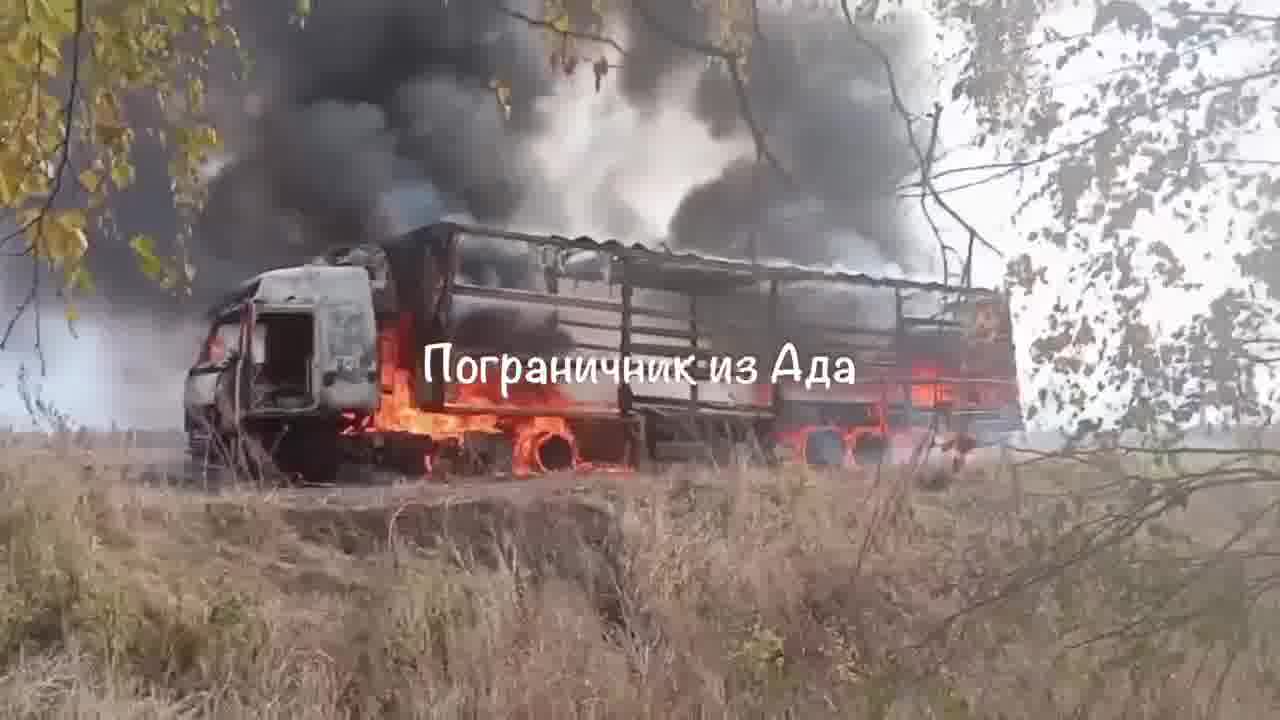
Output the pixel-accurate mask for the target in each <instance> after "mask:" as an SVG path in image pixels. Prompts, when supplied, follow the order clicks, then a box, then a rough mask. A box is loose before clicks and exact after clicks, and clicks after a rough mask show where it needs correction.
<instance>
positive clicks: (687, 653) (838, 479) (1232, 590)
mask: <svg viewBox="0 0 1280 720" xmlns="http://www.w3.org/2000/svg"><path fill="white" fill-rule="evenodd" d="M102 452H107V451H102ZM119 452H120V451H119V450H113V451H110V453H114V454H118V453H119ZM114 454H113V455H111V457H110V460H109V461H102V462H99V461H97V460H95V455H94V452H83V451H73V450H69V449H66V448H54V449H52V450H45V451H42V452H27V451H19V450H18V449H16V448H13V447H9V448H8V449H4V450H0V541H2V544H0V552H3V553H4V560H5V561H4V563H3V564H0V571H2V572H3V573H4V579H3V589H2V590H0V592H2V593H3V594H2V596H0V653H3V655H2V656H0V663H2V664H3V668H0V673H2V676H0V716H3V717H15V718H16V717H32V718H35V717H52V718H177V717H209V718H313V719H315V720H322V719H326V720H327V719H329V718H757V717H759V718H825V717H832V718H837V717H838V718H866V719H874V718H903V719H906V718H911V719H915V718H919V719H921V720H924V719H926V718H947V719H961V718H1009V719H1014V718H1037V719H1038V720H1043V719H1045V718H1151V719H1153V720H1154V719H1157V718H1161V719H1163V718H1191V719H1194V718H1202V717H1203V718H1209V717H1215V718H1262V717H1276V716H1277V710H1280V678H1277V675H1276V673H1277V672H1278V671H1280V654H1278V653H1277V652H1276V651H1275V647H1276V645H1275V642H1276V640H1278V639H1280V637H1277V632H1278V631H1280V609H1277V607H1276V605H1275V598H1274V597H1273V596H1272V593H1273V591H1272V587H1273V586H1274V585H1275V584H1276V583H1277V582H1280V562H1277V561H1276V558H1280V545H1278V544H1277V543H1276V540H1277V528H1280V522H1278V521H1277V518H1276V517H1275V516H1274V514H1272V512H1273V510H1272V507H1271V504H1270V503H1271V500H1272V498H1273V497H1274V494H1273V493H1272V492H1271V487H1272V483H1273V482H1274V479H1273V476H1272V474H1271V470H1270V468H1269V466H1268V465H1267V463H1266V462H1265V461H1266V458H1254V459H1253V460H1252V461H1251V462H1249V463H1246V464H1237V465H1233V466H1230V467H1220V466H1219V465H1221V462H1220V461H1223V460H1226V459H1228V458H1226V457H1225V456H1224V457H1217V456H1203V457H1199V458H1197V459H1196V461H1195V462H1194V463H1192V465H1194V467H1193V468H1192V469H1184V470H1182V471H1179V472H1175V471H1173V470H1170V469H1167V468H1165V469H1162V468H1157V467H1155V466H1154V464H1153V463H1151V462H1150V461H1149V460H1147V459H1133V458H1128V459H1116V458H1114V457H1111V456H1103V455H1090V456H1087V457H1079V458H1075V459H1061V458H1059V459H1054V460H1036V459H1034V458H1022V459H1021V460H1019V461H1018V463H1019V464H1015V463H1012V462H1010V463H1004V464H990V465H987V466H985V467H983V468H980V469H976V470H974V471H972V472H971V473H970V474H969V475H967V476H966V477H964V478H962V479H961V481H960V482H959V483H957V484H955V485H953V486H952V487H950V488H948V489H946V490H944V491H941V492H923V491H920V490H917V489H915V487H914V486H913V483H912V482H911V481H910V479H909V478H907V477H906V476H905V474H904V473H901V472H897V473H894V472H887V471H886V472H885V473H884V474H883V475H881V476H880V477H879V478H876V477H870V476H861V475H857V474H841V475H819V474H811V473H807V472H804V471H801V470H796V471H788V472H785V473H775V474H769V473H764V472H761V471H752V470H747V469H735V470H724V471H720V472H716V473H712V472H708V471H705V470H695V469H689V470H687V471H681V472H677V473H673V474H670V475H667V476H663V477H653V478H622V477H606V478H601V479H596V480H587V481H582V482H579V483H576V484H574V485H568V484H565V485H556V484H554V483H551V484H544V485H538V486H530V487H531V488H533V489H531V490H529V491H526V492H518V491H512V492H497V491H488V490H476V491H474V492H467V491H464V490H458V491H452V492H450V493H447V494H440V493H434V494H428V493H425V492H424V493H415V492H413V491H409V492H408V493H402V494H401V495H400V496H398V498H397V499H396V500H395V501H394V502H385V501H384V502H367V503H359V502H348V503H334V502H331V501H329V500H327V499H325V498H324V497H321V496H305V497H288V496H283V495H262V494H243V495H239V494H234V493H233V494H229V495H224V496H219V497H210V496H205V495H201V494H198V493H193V492H186V491H180V490H174V489H170V488H158V487H148V486H145V485H143V484H140V483H139V482H137V481H136V478H133V477H130V473H129V472H128V471H127V470H125V469H122V467H121V466H120V465H119V459H118V457H115V455H114ZM1188 498H1189V499H1188ZM1183 500H1186V503H1185V505H1186V507H1185V508H1184V507H1182V502H1183Z"/></svg>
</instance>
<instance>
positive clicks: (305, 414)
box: [184, 223, 1023, 482]
mask: <svg viewBox="0 0 1280 720" xmlns="http://www.w3.org/2000/svg"><path fill="white" fill-rule="evenodd" d="M475 245H479V250H480V251H479V252H478V253H472V252H470V251H469V249H468V248H474V247H475ZM495 258H497V260H496V261H495ZM495 268H496V269H495ZM486 269H487V270H489V271H490V274H491V275H492V276H493V277H490V278H489V282H478V281H477V280H476V277H477V274H478V273H482V272H484V271H486ZM504 269H505V271H506V272H505V277H504V276H503V275H504ZM564 291H570V292H564ZM789 291H790V293H791V294H788V292H789ZM592 292H594V296H593V295H592ZM797 292H798V293H801V294H805V293H807V294H808V295H807V299H804V297H803V295H802V297H797V296H796V294H795V293H797ZM840 292H845V293H848V292H856V293H864V295H863V296H859V297H861V299H859V300H858V301H857V303H856V304H855V305H851V306H850V307H852V308H854V309H853V310H851V311H850V312H849V313H848V314H849V315H850V316H851V317H850V319H851V321H850V322H847V323H831V322H828V321H826V320H825V318H824V319H823V320H822V321H818V320H815V319H812V318H805V317H804V315H805V312H804V309H805V308H806V307H813V306H820V307H823V308H824V313H823V314H824V315H831V314H833V311H831V309H830V308H831V307H832V306H833V305H832V304H833V302H834V301H833V300H832V298H837V296H839V293H840ZM814 293H817V294H816V295H815V294H814ZM824 293H825V294H824ZM832 293H835V294H832ZM868 293H869V294H871V295H866V294H868ZM876 293H878V294H879V295H878V296H875V297H874V298H872V299H870V300H869V299H868V297H871V296H872V295H875V294H876ZM850 297H852V296H850ZM876 298H878V299H876ZM922 301H923V302H922ZM469 302H470V303H476V302H481V303H486V304H494V303H496V304H507V305H512V306H520V307H523V308H526V309H528V308H535V309H541V310H544V311H554V312H555V313H557V325H558V326H559V327H563V328H568V329H569V330H571V331H572V332H574V333H576V335H575V337H574V339H573V341H572V343H571V347H570V348H569V349H570V351H571V352H573V353H575V354H588V355H590V354H596V355H602V356H605V357H616V358H617V359H618V361H619V363H624V362H626V359H627V358H629V357H647V358H655V357H656V358H663V357H666V358H684V357H688V356H689V355H694V356H696V357H697V358H699V361H698V362H697V363H695V367H698V368H704V367H705V361H706V360H708V359H709V358H710V357H711V356H713V355H723V354H725V353H726V350H729V351H730V352H736V353H737V354H740V355H744V356H745V355H754V356H756V357H758V358H759V363H758V369H759V372H760V383H758V384H757V385H756V386H755V387H754V388H752V389H751V390H742V389H739V392H738V394H737V395H733V394H732V393H729V394H730V395H732V396H731V397H724V396H723V395H724V393H721V396H713V395H714V393H711V392H708V391H707V390H706V389H704V388H706V387H707V386H704V385H702V384H701V381H702V380H705V379H706V375H705V374H698V373H695V377H697V378H698V379H699V381H700V382H699V384H696V385H687V384H681V387H680V388H677V390H676V391H675V392H672V391H671V388H669V387H668V388H666V389H665V394H664V392H649V391H647V390H646V389H645V388H643V387H638V386H637V385H638V384H636V383H632V382H627V381H622V382H618V383H617V384H616V390H615V391H613V392H607V393H606V396H604V397H600V398H597V399H596V400H593V401H583V402H580V403H578V402H575V403H573V404H571V405H569V406H559V407H554V408H540V407H528V406H517V405H514V404H513V405H510V406H503V407H501V408H498V409H495V407H494V406H493V405H492V404H481V405H475V404H468V403H466V402H461V401H459V400H458V399H457V397H456V387H454V386H456V383H449V382H446V381H445V379H444V375H445V373H444V372H443V369H444V368H443V366H442V365H441V366H439V367H435V368H433V372H432V373H430V376H431V378H432V379H431V380H430V381H428V380H427V379H426V378H427V372H426V370H427V368H426V367H425V366H424V358H425V357H426V353H424V352H423V349H424V348H425V347H426V346H427V345H431V344H435V343H448V342H451V341H452V339H453V338H454V333H455V331H456V329H457V327H458V321H459V319H460V317H461V316H462V314H463V313H464V312H465V308H462V307H461V306H462V305H465V304H466V303H469ZM913 307H914V308H921V307H923V308H924V309H923V310H916V311H913V310H912V308H913ZM869 311H870V312H869ZM868 313H869V314H873V315H877V316H879V318H880V321H879V322H859V321H858V320H857V318H856V317H854V316H858V315H866V314H868ZM834 314H840V313H839V312H838V311H835V313H834ZM208 317H209V321H210V330H209V333H208V336H207V337H206V339H205V342H204V343H203V345H202V348H201V350H200V353H199V356H198V358H197V360H196V363H195V364H194V366H193V367H192V368H191V369H190V371H189V373H188V377H187V382H186V391H185V398H184V419H185V421H184V425H185V428H186V431H187V434H188V438H189V442H190V453H191V454H192V455H193V456H194V457H195V458H198V459H204V460H205V461H209V460H210V459H212V458H213V457H214V456H215V455H221V456H225V453H226V451H227V450H228V449H230V450H233V451H236V450H239V449H241V448H243V447H245V445H246V441H249V440H251V441H252V442H253V445H254V446H255V447H257V448H259V456H263V457H265V458H269V459H270V461H271V462H272V463H274V464H275V465H277V466H278V467H279V468H280V469H282V470H284V471H285V472H286V473H290V474H292V475H295V476H302V477H305V478H307V479H308V480H311V481H315V482H332V481H333V480H334V478H335V473H336V470H337V468H338V466H339V465H340V464H342V463H343V462H345V461H354V462H360V463H370V464H375V465H390V466H395V467H398V468H401V469H407V470H409V471H412V470H414V469H417V470H421V469H422V465H421V463H422V458H423V456H424V455H430V454H432V453H435V452H438V451H439V449H440V448H439V447H438V445H439V443H437V440H438V438H432V437H429V436H423V435H422V434H421V433H412V432H409V433H406V432H398V431H394V430H391V431H360V432H353V428H360V427H366V428H367V427H368V422H369V419H370V418H371V417H373V416H374V415H375V414H377V413H378V411H379V408H380V407H381V406H382V404H383V403H386V402H387V396H386V393H387V392H388V388H387V381H386V376H385V374H384V373H383V371H384V370H385V369H386V368H385V367H384V366H385V365H388V364H396V365H397V366H398V367H399V368H401V369H403V370H406V371H411V373H412V374H411V377H412V378H413V379H414V380H413V388H412V395H413V399H412V402H413V406H414V409H415V410H417V411H420V412H425V413H438V414H445V415H451V416H466V415H495V414H496V415H500V416H502V417H503V418H519V417H528V416H546V415H555V416H557V417H562V418H564V419H565V420H566V421H567V422H569V423H571V424H572V426H573V433H574V436H575V437H576V438H577V439H578V440H577V441H576V442H577V444H576V446H575V452H579V451H580V452H581V455H582V456H583V457H584V458H586V459H587V460H589V461H593V462H595V461H597V459H598V461H599V462H603V463H616V464H622V465H625V466H628V467H635V468H638V467H644V466H647V465H650V464H652V463H662V462H668V461H680V460H690V459H697V458H707V457H710V458H723V457H725V452H727V451H731V450H733V449H734V448H735V447H739V446H740V445H741V444H742V443H749V444H751V445H753V446H754V447H756V448H758V449H762V450H764V451H765V453H764V456H765V457H766V458H776V457H777V455H778V453H777V450H778V449H779V448H783V447H784V446H786V447H789V448H790V449H791V451H792V452H794V453H799V454H800V455H802V456H803V457H804V460H805V461H806V462H808V463H809V464H843V462H845V461H846V459H852V461H853V462H857V463H863V464H865V463H869V462H874V463H878V462H882V461H885V460H886V459H888V460H890V461H893V460H894V459H895V458H898V459H900V458H902V455H903V453H904V452H905V448H907V447H908V446H913V447H914V446H918V444H919V442H920V441H921V438H922V436H923V435H928V436H929V437H930V438H933V437H935V436H938V437H941V436H950V437H951V438H952V439H953V441H954V438H956V437H960V438H962V440H961V441H960V442H962V443H967V445H968V446H969V447H972V446H974V445H983V444H991V443H997V442H1000V441H1001V440H1002V439H1003V438H1005V437H1007V436H1008V435H1009V434H1011V433H1016V432H1019V431H1021V430H1022V427H1023V425H1022V413H1021V406H1020V400H1019V396H1018V385H1017V373H1016V363H1015V361H1014V357H1015V349H1014V345H1013V340H1012V334H1011V329H1012V328H1011V322H1010V317H1009V307H1008V303H1007V301H1006V300H1005V298H1004V297H1003V296H1002V294H1001V293H999V292H998V291H996V290H991V289H985V288H977V287H970V286H968V285H963V286H960V285H949V284H944V283H936V282H917V281H911V280H905V279H896V278H885V277H873V276H870V275H865V274H860V273H848V272H838V271H832V270H823V269H818V268H812V267H802V266H797V265H791V264H780V263H750V262H743V261H735V260H728V259H721V258H715V257H709V256H705V255H698V254H693V253H675V252H668V251H662V250H654V249H651V248H647V247H644V246H640V245H630V246H628V245H624V244H622V243H619V242H617V241H608V242H597V241H594V240H591V239H589V238H577V239H571V238H566V237H561V236H555V235H532V234H524V233H517V232H510V231H505V230H497V229H492V228H482V227H475V226H470V225H461V224H455V223H437V224H434V225H429V226H426V227H423V228H419V229H417V230H415V231H412V232H410V233H407V234H405V235H402V236H399V237H397V238H393V239H391V240H388V241H384V242H379V243H367V244H363V245H355V246H351V247H347V248H341V249H338V250H334V251H332V252H330V253H328V254H327V255H325V256H323V257H321V258H317V259H316V260H315V261H313V263H312V264H308V265H303V266H297V267H289V268H282V269H277V270H271V271H268V272H265V273H262V274H260V275H257V276H255V277H254V278H252V279H250V280H249V281H247V282H246V283H244V284H243V285H241V286H240V287H239V288H237V289H236V290H235V291H233V292H231V293H229V294H228V295H227V296H226V297H225V298H223V299H222V300H221V301H220V302H219V303H217V304H216V305H215V306H214V307H213V308H212V309H211V310H210V312H209V316H208ZM395 328H399V332H400V335H399V337H400V343H401V344H400V346H399V347H400V348H401V350H400V353H399V354H398V355H399V357H398V358H391V357H390V354H391V353H390V352H389V351H387V350H386V348H385V346H384V345H383V344H382V339H383V338H384V337H386V336H387V333H388V332H392V333H394V332H396V330H394V329H395ZM797 333H799V334H800V335H801V336H803V337H804V338H805V342H803V343H800V345H801V347H800V348H799V350H800V360H801V366H800V367H801V368H802V369H803V368H806V367H809V364H808V363H809V361H810V359H811V358H812V357H815V356H817V355H837V354H839V355H844V356H850V357H853V358H854V359H855V362H856V365H857V370H858V376H859V379H858V381H857V383H856V384H855V386H853V387H852V388H845V389H844V391H845V392H844V394H843V395H842V394H841V392H839V391H838V390H839V389H837V390H834V391H833V390H827V389H824V390H822V391H813V390H812V389H807V388H805V387H803V386H801V385H799V384H796V383H783V382H778V383H771V382H769V374H770V370H771V367H772V361H773V358H774V357H775V355H776V353H777V351H778V349H780V348H781V347H782V346H783V345H784V344H785V343H787V342H788V341H792V342H794V340H793V339H792V336H796V335H797ZM584 334H585V335H592V334H594V336H595V337H594V338H590V337H588V338H586V339H582V338H581V337H579V336H581V335H584ZM725 338H729V340H728V341H726V340H725ZM726 343H727V344H726ZM406 346H407V347H409V348H411V350H410V351H409V352H407V353H405V352H404V350H403V348H405V347H406ZM491 350H492V348H487V347H479V346H477V345H475V344H473V345H472V346H469V347H468V346H459V345H455V347H454V353H455V354H467V353H475V354H485V353H487V352H490V351H491ZM384 355H385V356H387V357H384ZM436 357H439V354H437V355H436ZM926 367H927V369H928V372H923V371H922V370H921V368H926ZM922 388H923V389H924V390H925V392H926V393H927V394H928V396H927V397H925V396H922V393H921V390H922ZM942 390H945V393H944V392H942ZM726 392H727V391H726ZM744 393H745V395H744ZM942 395H946V397H945V398H943V397H942ZM788 433H791V435H792V436H794V435H795V434H796V433H799V434H800V435H801V436H802V439H801V441H800V442H799V443H795V442H792V443H790V444H789V445H788V443H787V442H785V440H786V438H787V437H788ZM482 435H483V436H482V437H474V438H473V437H468V438H467V440H466V442H464V443H463V446H464V449H465V451H464V452H463V455H464V456H465V458H464V460H465V461H464V460H457V459H456V458H455V460H456V461H457V462H462V465H463V466H466V467H467V468H469V470H470V471H474V472H493V471H495V469H496V471H502V470H503V469H504V468H509V467H510V462H511V459H510V458H509V457H504V455H508V454H509V453H511V452H512V450H511V442H512V440H511V438H505V441H506V442H505V445H504V443H503V440H504V438H503V437H502V434H501V433H483V434H482ZM929 442H933V441H932V440H929ZM457 462H455V463H454V466H455V467H457V466H458V465H457ZM214 464H217V463H216V462H215V463H214Z"/></svg>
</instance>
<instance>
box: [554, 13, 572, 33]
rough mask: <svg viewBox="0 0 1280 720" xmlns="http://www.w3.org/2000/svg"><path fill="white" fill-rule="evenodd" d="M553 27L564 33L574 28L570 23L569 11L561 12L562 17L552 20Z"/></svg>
mask: <svg viewBox="0 0 1280 720" xmlns="http://www.w3.org/2000/svg"><path fill="white" fill-rule="evenodd" d="M551 29H552V30H555V31H556V32H558V33H561V34H564V33H567V32H569V31H570V30H572V29H573V27H572V26H571V25H570V24H569V13H561V14H560V17H557V18H556V19H555V20H552V21H551Z"/></svg>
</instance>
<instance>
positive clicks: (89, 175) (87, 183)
mask: <svg viewBox="0 0 1280 720" xmlns="http://www.w3.org/2000/svg"><path fill="white" fill-rule="evenodd" d="M79 178H80V186H81V187H83V188H84V189H85V190H87V191H88V192H91V193H96V192H98V186H99V185H100V184H101V182H102V179H101V178H99V177H98V173H96V172H94V171H92V170H84V171H81V173H80V176H79Z"/></svg>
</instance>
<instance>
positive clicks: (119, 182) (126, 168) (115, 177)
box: [111, 158, 133, 190]
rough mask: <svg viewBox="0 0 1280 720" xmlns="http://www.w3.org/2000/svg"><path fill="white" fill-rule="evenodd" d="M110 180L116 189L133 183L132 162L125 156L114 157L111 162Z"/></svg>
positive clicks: (121, 188)
mask: <svg viewBox="0 0 1280 720" xmlns="http://www.w3.org/2000/svg"><path fill="white" fill-rule="evenodd" d="M111 182H113V183H115V186H116V188H117V189H120V190H124V189H125V188H127V187H129V186H130V185H132V184H133V163H131V162H129V160H128V159H127V158H116V159H115V161H114V162H112V163H111Z"/></svg>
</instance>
